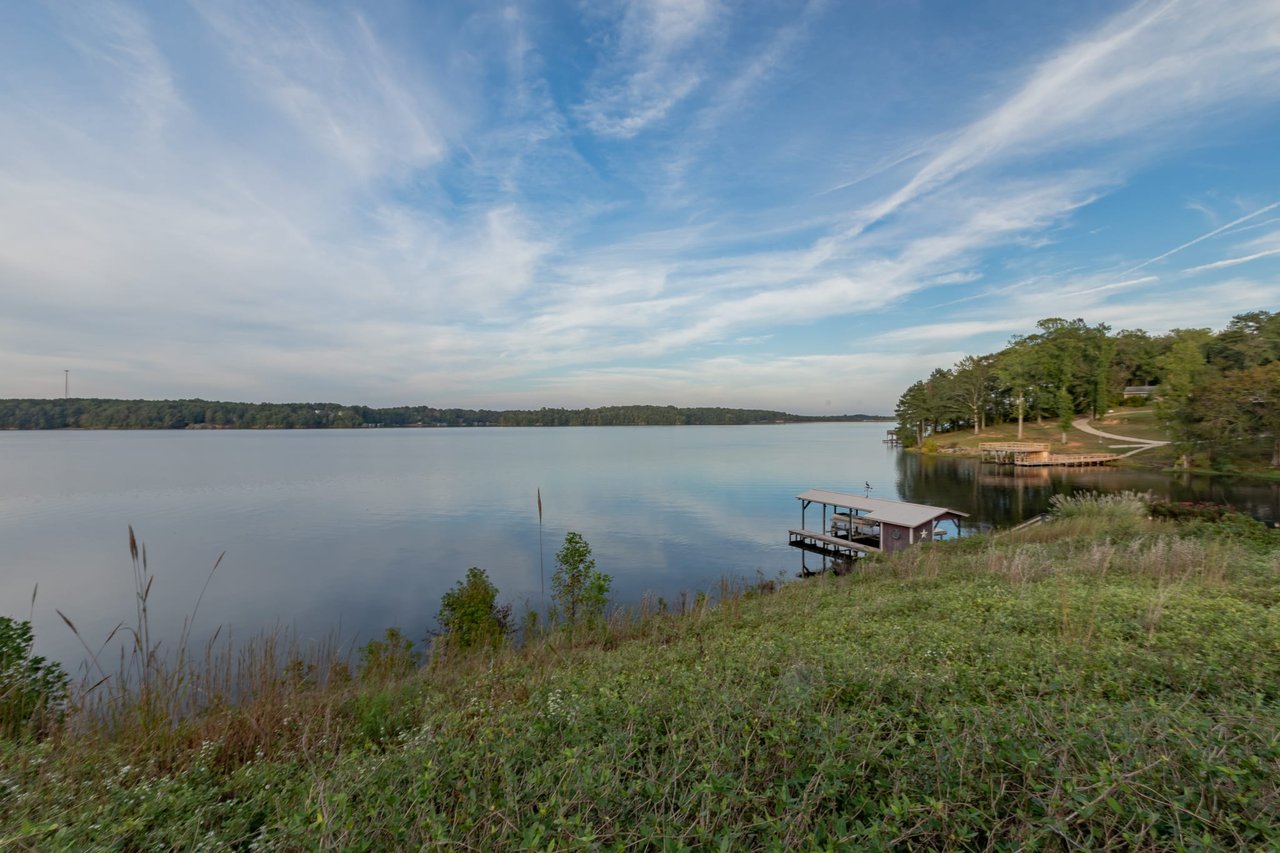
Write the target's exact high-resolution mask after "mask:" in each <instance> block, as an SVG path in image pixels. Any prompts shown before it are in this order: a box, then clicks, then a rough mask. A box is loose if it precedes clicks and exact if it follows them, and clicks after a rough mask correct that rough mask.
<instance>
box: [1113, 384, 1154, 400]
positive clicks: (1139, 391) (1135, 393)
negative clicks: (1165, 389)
mask: <svg viewBox="0 0 1280 853" xmlns="http://www.w3.org/2000/svg"><path fill="white" fill-rule="evenodd" d="M1159 387H1160V386H1159V385H1126V386H1124V391H1123V392H1121V393H1122V394H1123V395H1124V398H1125V399H1126V400H1128V399H1129V398H1130V397H1150V396H1151V395H1152V394H1154V393H1155V392H1156V389H1158V388H1159Z"/></svg>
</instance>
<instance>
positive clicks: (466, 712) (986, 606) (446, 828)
mask: <svg viewBox="0 0 1280 853" xmlns="http://www.w3.org/2000/svg"><path fill="white" fill-rule="evenodd" d="M1069 509H1070V508H1069ZM1270 536H1271V535H1270V534H1267V533H1265V532H1264V531H1262V530H1261V529H1260V527H1256V526H1252V525H1250V524H1248V523H1246V522H1238V523H1233V524H1228V525H1203V524H1190V525H1179V526H1175V525H1173V524H1172V523H1169V522H1154V521H1149V520H1147V519H1145V518H1143V517H1140V515H1138V514H1134V513H1131V512H1128V511H1126V510H1125V509H1124V508H1123V507H1121V508H1120V509H1116V508H1114V507H1111V508H1107V507H1104V508H1102V509H1101V510H1098V511H1093V510H1091V509H1090V508H1089V507H1084V508H1081V507H1076V508H1074V510H1071V511H1070V512H1069V517H1066V518H1063V519H1061V520H1059V521H1056V522H1053V523H1049V524H1045V525H1041V526H1038V527H1033V528H1030V529H1028V530H1025V531H1022V532H1019V533H1017V534H1005V535H1003V536H999V537H975V538H973V539H968V540H962V541H959V542H950V543H940V544H937V545H929V546H921V547H918V548H916V549H913V550H910V551H908V552H905V553H903V554H900V555H897V556H895V557H894V558H890V559H877V560H868V561H864V563H862V564H860V566H859V569H858V570H857V571H855V572H853V573H852V574H850V575H848V576H845V577H822V578H818V579H815V580H812V581H806V582H797V583H792V584H787V585H785V586H783V587H782V588H781V589H779V590H778V591H777V592H776V593H773V594H762V593H761V592H759V591H743V590H740V591H737V592H735V593H732V594H728V595H726V596H725V599H724V601H722V602H720V603H718V604H717V605H716V606H714V607H711V606H708V605H707V604H706V603H705V602H699V603H697V604H696V606H691V607H690V608H689V612H688V613H687V614H685V615H681V616H676V615H673V614H671V613H661V612H647V613H641V614H633V615H632V616H630V617H628V618H621V617H619V618H617V619H615V620H614V621H613V623H612V624H611V625H610V626H609V627H608V628H604V629H599V630H597V631H595V632H594V633H592V634H590V635H584V634H579V635H578V636H577V637H573V638H570V637H567V636H565V635H563V634H556V635H553V636H549V637H545V638H542V639H539V640H535V641H533V642H530V643H529V644H528V645H527V646H526V647H525V648H523V649H510V648H508V649H504V650H501V651H499V652H496V653H492V654H482V655H478V656H471V657H463V658H455V659H451V660H445V659H440V658H437V659H436V660H434V661H432V662H431V663H430V664H429V665H428V666H427V667H426V668H423V669H415V670H413V671H412V672H407V673H401V674H397V671H398V670H399V666H398V665H392V666H386V667H383V668H381V670H378V671H375V670H368V669H366V674H365V677H364V678H363V679H356V680H354V681H351V682H345V681H344V679H343V678H341V677H333V676H332V674H331V675H330V677H328V678H327V679H322V678H320V676H319V675H318V673H317V671H315V670H312V669H310V668H309V666H308V664H306V663H296V664H295V665H293V666H292V667H285V668H283V669H279V670H274V671H272V672H271V673H269V674H267V675H264V674H261V673H260V674H259V675H258V676H257V680H256V682H255V683H256V688H255V689H256V691H257V692H256V698H255V699H253V700H252V701H245V702H243V703H240V704H235V705H220V704H217V703H215V705H214V706H213V707H210V708H208V709H207V710H206V711H205V712H204V713H203V714H202V715H200V716H198V717H196V718H195V719H192V720H190V721H188V722H186V723H184V724H181V725H178V726H173V725H170V724H167V723H164V722H161V721H160V720H158V719H154V718H153V719H146V718H145V714H142V713H141V712H139V711H138V708H137V707H136V706H135V707H133V708H132V709H131V708H130V707H127V706H123V707H120V708H117V709H116V714H115V716H114V717H113V722H112V724H111V725H110V726H102V725H96V726H95V725H90V724H88V722H86V721H85V720H83V719H82V720H80V721H79V722H78V723H77V722H76V720H75V719H74V715H73V719H72V721H71V724H69V725H68V726H67V727H66V728H65V729H63V730H62V731H61V732H59V733H55V735H54V736H52V737H50V738H47V739H45V740H43V741H41V742H34V741H25V742H8V743H4V744H2V745H0V846H13V847H16V848H18V849H22V848H31V849H35V848H39V849H51V848H88V847H112V848H125V849H130V848H132V849H141V848H144V847H145V848H169V847H181V848H184V849H199V848H206V849H217V848H223V847H245V848H247V847H254V846H263V847H286V848H289V847H315V846H320V847H352V848H370V849H384V848H392V847H418V846H428V845H448V846H456V847H461V848H464V849H466V848H471V849H503V848H506V849H513V848H521V847H528V848H537V849H546V848H549V847H552V846H555V847H570V848H597V847H603V848H621V847H651V846H666V847H682V846H694V847H702V846H706V847H717V848H721V847H728V848H733V849H739V848H756V847H777V846H790V847H799V848H815V847H816V848H837V847H849V846H855V847H862V848H868V849H876V848H881V849H884V848H891V847H904V846H915V847H925V848H935V849H991V848H995V847H1001V848H1015V847H1017V848H1022V847H1026V848H1029V849H1049V850H1061V849H1102V848H1107V847H1113V848H1126V849H1131V848H1150V849H1201V848H1224V847H1225V848H1240V849H1261V848H1267V847H1273V846H1275V845H1278V844H1280V829H1278V828H1277V826H1276V823H1275V819H1274V815H1275V813H1276V809H1277V807H1278V805H1280V606H1278V605H1280V560H1278V556H1280V551H1278V550H1277V549H1276V546H1275V543H1274V542H1273V541H1272V539H1271V538H1270ZM316 680H327V682H328V683H327V685H325V686H316V685H315V684H313V682H314V681H316Z"/></svg>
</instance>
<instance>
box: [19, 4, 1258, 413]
mask: <svg viewBox="0 0 1280 853" xmlns="http://www.w3.org/2000/svg"><path fill="white" fill-rule="evenodd" d="M1256 309H1265V310H1280V3H1278V2H1276V0H1232V2H1230V3H1223V2H1220V0H1211V2H1195V0H1155V2H1140V3H1115V2H1098V0H1076V2H1071V3H1027V2H1025V0H1008V2H988V0H975V2H971V3H964V4H957V3H954V2H950V0H919V2H906V1H905V0H884V1H883V2H878V0H866V2H858V3H849V2H840V0H832V2H821V0H810V2H804V0H774V1H773V2H768V0H760V2H752V0H744V2H733V3H730V2H718V1H717V0H650V2H639V0H634V2H628V0H590V2H581V3H574V2H538V0H530V2H509V3H503V2H494V3H486V2H474V3H472V2H467V3H448V2H432V3H422V2H411V1H410V0H403V2H368V3H337V2H334V3H330V2H323V3H322V2H315V3H280V2H270V1H269V0H253V1H252V2H243V3H241V2H234V0H225V2H208V3H204V2H178V0H163V2H154V3H148V2H116V0H95V2H92V3H72V2H50V3H38V2H21V3H4V4H0V397H59V396H62V394H63V393H64V379H65V378H66V376H67V375H68V374H65V373H64V371H69V377H70V392H71V395H72V396H86V397H123V398H179V397H183V398H185V397H202V398H205V399H221V400H238V401H277V402H301V401H315V402H319V401H325V402H338V403H361V404H368V405H402V404H411V405H432V406H440V407H452V406H460V407H487V408H537V407H540V406H572V407H578V406H601V405H621V404H631V403H652V404H672V405H682V406H736V407H761V408H769V409H782V410H786V411H792V412H799V413H808V414H832V413H834V414H839V413H855V412H866V413H872V414H881V413H889V412H891V411H892V408H893V404H894V402H895V401H896V399H897V397H898V395H899V394H900V393H901V392H902V391H903V390H904V389H905V388H906V386H907V385H909V384H910V383H911V382H913V381H915V380H916V379H919V378H922V377H923V376H925V375H927V374H928V372H929V371H930V370H932V369H933V368H934V367H939V366H949V365H950V364H952V363H954V362H955V361H956V360H958V359H959V358H961V357H962V356H963V355H965V354H967V353H987V352H994V351H997V350H999V349H1000V348H1001V347H1003V346H1004V345H1005V344H1006V343H1007V342H1008V340H1009V338H1010V337H1011V336H1013V335H1017V334H1026V333H1029V332H1031V331H1033V330H1034V325H1035V323H1036V321H1037V320H1039V319H1041V318H1045V317H1055V316H1056V317H1063V318H1067V319H1073V318H1076V317H1080V318H1083V319H1085V320H1086V321H1087V322H1089V323H1107V324H1109V325H1110V326H1111V327H1112V329H1113V330H1116V331H1119V330H1121V329H1138V328H1141V329H1145V330H1147V331H1148V332H1151V333H1153V334H1156V333H1162V332H1165V331H1168V330H1170V329H1174V328H1212V329H1220V328H1222V327H1223V326H1225V325H1226V323H1227V322H1229V321H1230V318H1231V317H1232V316H1233V315H1235V314H1238V313H1241V312H1244V311H1250V310H1256Z"/></svg>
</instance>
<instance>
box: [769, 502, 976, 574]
mask: <svg viewBox="0 0 1280 853" xmlns="http://www.w3.org/2000/svg"><path fill="white" fill-rule="evenodd" d="M796 497H797V499H799V501H800V528H799V529H798V530H796V529H793V530H791V531H790V533H791V545H792V546H793V547H795V548H800V549H802V550H805V551H809V552H811V553H814V554H822V555H824V556H827V557H857V556H859V554H881V553H883V554H892V553H893V552H894V551H898V550H900V549H902V548H908V547H910V546H912V545H914V544H916V543H917V542H930V541H932V540H934V539H938V538H941V537H942V536H943V535H945V531H943V530H939V529H938V525H939V524H941V523H942V522H945V521H951V522H954V523H955V529H956V535H957V536H959V535H960V519H962V518H968V517H969V514H968V513H965V512H959V511H958V510H954V509H946V508H945V507H940V506H926V505H925V504H910V503H906V502H904V501H890V500H885V499H883V498H870V497H861V496H859V495H851V494H847V493H845V492H833V491H829V490H827V489H810V490H809V491H807V492H805V493H804V494H802V495H796ZM812 504H819V505H820V506H821V507H822V519H821V526H820V527H818V528H817V529H810V528H809V524H808V519H807V515H808V512H809V509H810V506H811V505H812ZM814 515H815V516H816V515H817V511H816V509H815V510H814ZM813 520H814V521H815V522H816V521H818V519H817V518H814V519H813Z"/></svg>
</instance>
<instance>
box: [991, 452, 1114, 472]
mask: <svg viewBox="0 0 1280 853" xmlns="http://www.w3.org/2000/svg"><path fill="white" fill-rule="evenodd" d="M1119 458H1120V454H1119V453H1050V454H1048V456H1047V458H1044V459H1022V460H1015V461H1014V463H1013V464H1014V465H1019V466H1022V467H1025V468H1047V467H1049V466H1050V465H1059V466H1065V467H1068V468H1086V467H1088V466H1090V465H1106V464H1108V463H1111V462H1115V461H1116V460H1117V459H1119Z"/></svg>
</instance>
